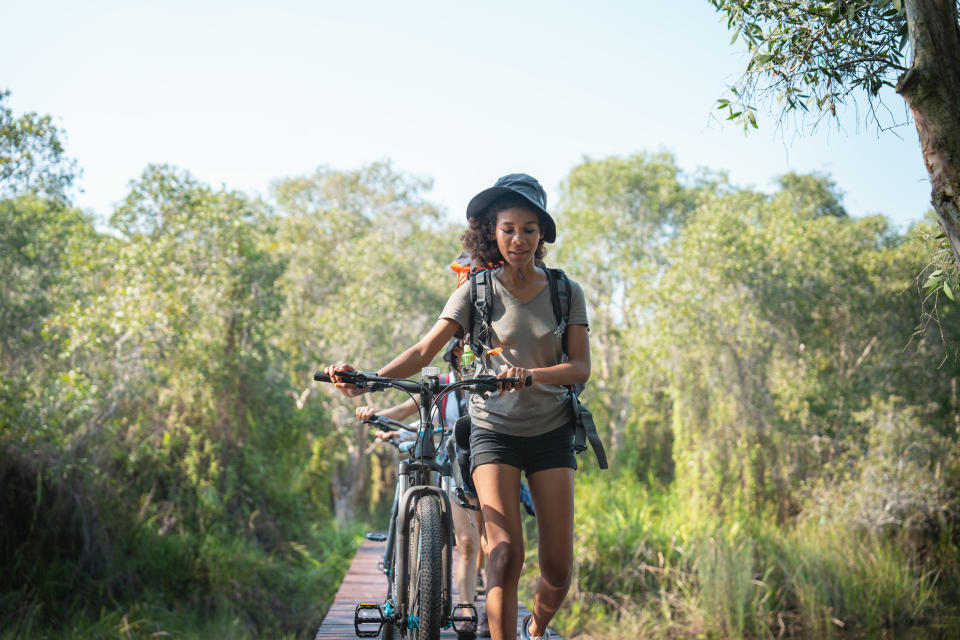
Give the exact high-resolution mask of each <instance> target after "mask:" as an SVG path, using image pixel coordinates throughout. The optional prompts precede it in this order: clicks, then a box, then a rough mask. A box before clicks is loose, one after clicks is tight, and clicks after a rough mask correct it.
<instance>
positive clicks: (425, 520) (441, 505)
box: [313, 367, 532, 640]
mask: <svg viewBox="0 0 960 640" xmlns="http://www.w3.org/2000/svg"><path fill="white" fill-rule="evenodd" d="M439 373H440V372H439V369H437V368H436V367H426V368H424V371H423V376H424V377H423V378H422V379H420V380H408V379H403V378H388V377H384V376H378V375H376V374H375V373H370V372H357V371H349V372H348V371H341V372H338V373H337V377H338V378H339V379H340V380H342V381H343V382H346V383H349V384H353V385H355V386H357V387H360V388H364V389H368V390H370V391H383V390H384V389H388V388H393V389H399V390H401V391H404V392H406V393H407V394H409V395H411V396H413V395H414V394H418V395H419V399H420V402H419V405H420V423H419V426H418V428H417V438H416V440H415V442H414V445H413V446H412V447H411V448H410V451H411V453H410V457H409V458H407V459H405V460H402V461H401V462H400V465H399V470H398V479H397V485H398V489H397V494H396V496H397V499H396V508H395V510H394V513H393V517H392V522H391V529H392V530H393V533H392V534H388V536H387V537H388V540H387V547H388V550H387V552H385V555H384V572H385V573H386V574H387V596H386V599H385V600H384V603H383V605H382V606H381V605H380V604H379V603H375V602H361V603H360V604H358V605H357V608H356V610H355V612H354V632H355V633H356V635H357V636H358V637H361V638H376V637H378V636H381V634H382V638H383V640H393V638H394V635H395V634H397V633H399V635H400V637H401V638H407V636H408V635H409V637H410V638H411V640H439V638H440V630H441V629H446V628H451V627H452V628H453V630H454V631H455V632H456V633H457V635H458V636H461V635H462V634H463V635H466V634H469V633H470V631H469V628H466V627H465V626H464V625H465V623H470V624H471V625H472V627H473V628H476V624H477V611H476V609H475V608H474V606H473V604H472V603H460V604H457V605H456V606H453V603H452V593H453V590H452V586H451V585H452V577H451V574H452V571H451V568H452V566H453V520H452V516H451V514H450V499H449V497H448V496H447V492H446V490H445V486H444V485H445V483H444V481H443V478H444V477H446V478H449V475H450V470H449V468H448V469H446V470H445V469H444V468H443V467H442V466H441V465H440V464H439V463H438V462H437V460H436V458H437V453H438V452H439V451H440V450H441V447H442V445H443V439H444V438H445V437H447V435H448V430H447V429H445V428H444V426H445V425H444V424H443V416H442V415H441V416H440V428H439V429H438V430H437V431H439V433H440V442H439V443H437V442H435V441H434V438H435V432H434V428H433V423H432V421H431V411H432V409H433V407H434V405H436V404H438V402H439V401H440V400H441V399H442V398H443V396H444V395H446V394H448V393H451V392H453V391H456V390H458V389H465V390H470V391H473V392H477V393H486V392H491V391H496V390H498V389H499V388H500V386H501V385H503V384H514V383H517V382H519V381H520V379H519V378H496V377H494V376H477V377H475V378H469V379H465V380H460V381H457V382H454V383H451V384H447V385H441V384H440V379H439ZM313 379H314V380H317V381H319V382H333V380H331V379H330V377H329V376H327V375H326V374H325V373H323V372H321V371H317V372H315V373H314V375H313ZM531 382H532V379H531V378H528V379H527V384H530V383H531ZM399 424H400V423H397V425H398V426H399ZM403 426H404V428H406V425H403ZM391 535H393V536H395V538H396V541H395V544H393V543H392V542H391V541H390V540H389V538H390V537H391ZM391 549H392V551H391ZM390 553H392V557H389V558H388V556H387V554H390ZM374 624H376V625H377V627H376V630H373V629H372V625H374ZM361 627H362V628H361Z"/></svg>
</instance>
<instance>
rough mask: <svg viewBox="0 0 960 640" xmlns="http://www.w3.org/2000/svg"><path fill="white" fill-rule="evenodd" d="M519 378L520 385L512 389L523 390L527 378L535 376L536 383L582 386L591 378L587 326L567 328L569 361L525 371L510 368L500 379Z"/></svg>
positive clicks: (518, 368)
mask: <svg viewBox="0 0 960 640" xmlns="http://www.w3.org/2000/svg"><path fill="white" fill-rule="evenodd" d="M513 376H519V377H520V383H519V384H516V385H512V388H516V389H522V388H523V387H524V384H523V383H524V381H525V380H526V377H527V376H533V381H534V382H535V383H541V384H559V385H571V384H581V383H584V382H586V381H587V379H588V378H589V377H590V336H589V333H588V332H587V325H585V324H571V325H570V326H568V327H567V361H566V362H561V363H560V364H557V365H553V366H552V367H541V368H539V369H524V368H523V367H510V368H509V369H507V370H506V371H503V372H502V373H500V375H499V376H497V377H498V378H507V377H513Z"/></svg>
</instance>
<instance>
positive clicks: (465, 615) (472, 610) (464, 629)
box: [450, 602, 478, 635]
mask: <svg viewBox="0 0 960 640" xmlns="http://www.w3.org/2000/svg"><path fill="white" fill-rule="evenodd" d="M477 620H478V617H477V608H476V607H475V606H473V605H472V604H471V603H469V602H461V603H460V604H458V605H456V606H455V607H454V608H453V612H452V615H451V616H450V622H451V623H452V624H453V630H454V631H455V632H456V633H457V634H458V635H459V634H467V633H471V632H475V631H476V629H477Z"/></svg>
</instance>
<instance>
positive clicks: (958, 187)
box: [897, 0, 960, 264]
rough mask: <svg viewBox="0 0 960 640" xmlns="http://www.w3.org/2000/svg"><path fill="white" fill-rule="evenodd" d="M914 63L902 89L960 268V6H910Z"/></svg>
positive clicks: (917, 1)
mask: <svg viewBox="0 0 960 640" xmlns="http://www.w3.org/2000/svg"><path fill="white" fill-rule="evenodd" d="M906 13H907V25H908V28H909V32H910V43H911V45H912V47H913V51H914V57H913V64H912V65H911V67H910V69H909V70H908V71H907V72H906V73H905V74H903V76H902V77H901V78H900V81H899V82H898V83H897V92H898V93H900V95H902V96H903V98H904V100H906V102H907V104H908V105H909V106H910V110H911V111H912V112H913V119H914V121H915V122H916V124H917V133H919V135H920V147H921V149H922V151H923V160H924V163H925V164H926V165H927V172H928V173H929V174H930V185H931V200H932V204H933V208H934V210H935V211H936V213H937V218H938V219H939V220H940V224H941V226H942V227H943V230H944V231H945V232H946V236H947V240H948V241H949V242H950V248H951V249H952V250H953V257H954V260H956V262H957V264H960V28H958V25H957V7H956V2H955V0H906Z"/></svg>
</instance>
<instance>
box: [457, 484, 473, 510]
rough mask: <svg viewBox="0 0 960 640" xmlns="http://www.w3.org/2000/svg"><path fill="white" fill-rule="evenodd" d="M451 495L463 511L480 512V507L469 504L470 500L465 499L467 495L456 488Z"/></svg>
mask: <svg viewBox="0 0 960 640" xmlns="http://www.w3.org/2000/svg"><path fill="white" fill-rule="evenodd" d="M453 495H454V497H455V498H456V500H457V504H458V505H460V506H461V507H463V508H464V509H467V510H468V511H480V505H476V504H473V503H472V502H470V499H469V498H467V494H466V493H464V492H463V489H460V488H459V487H458V488H457V490H456V491H454V492H453Z"/></svg>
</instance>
